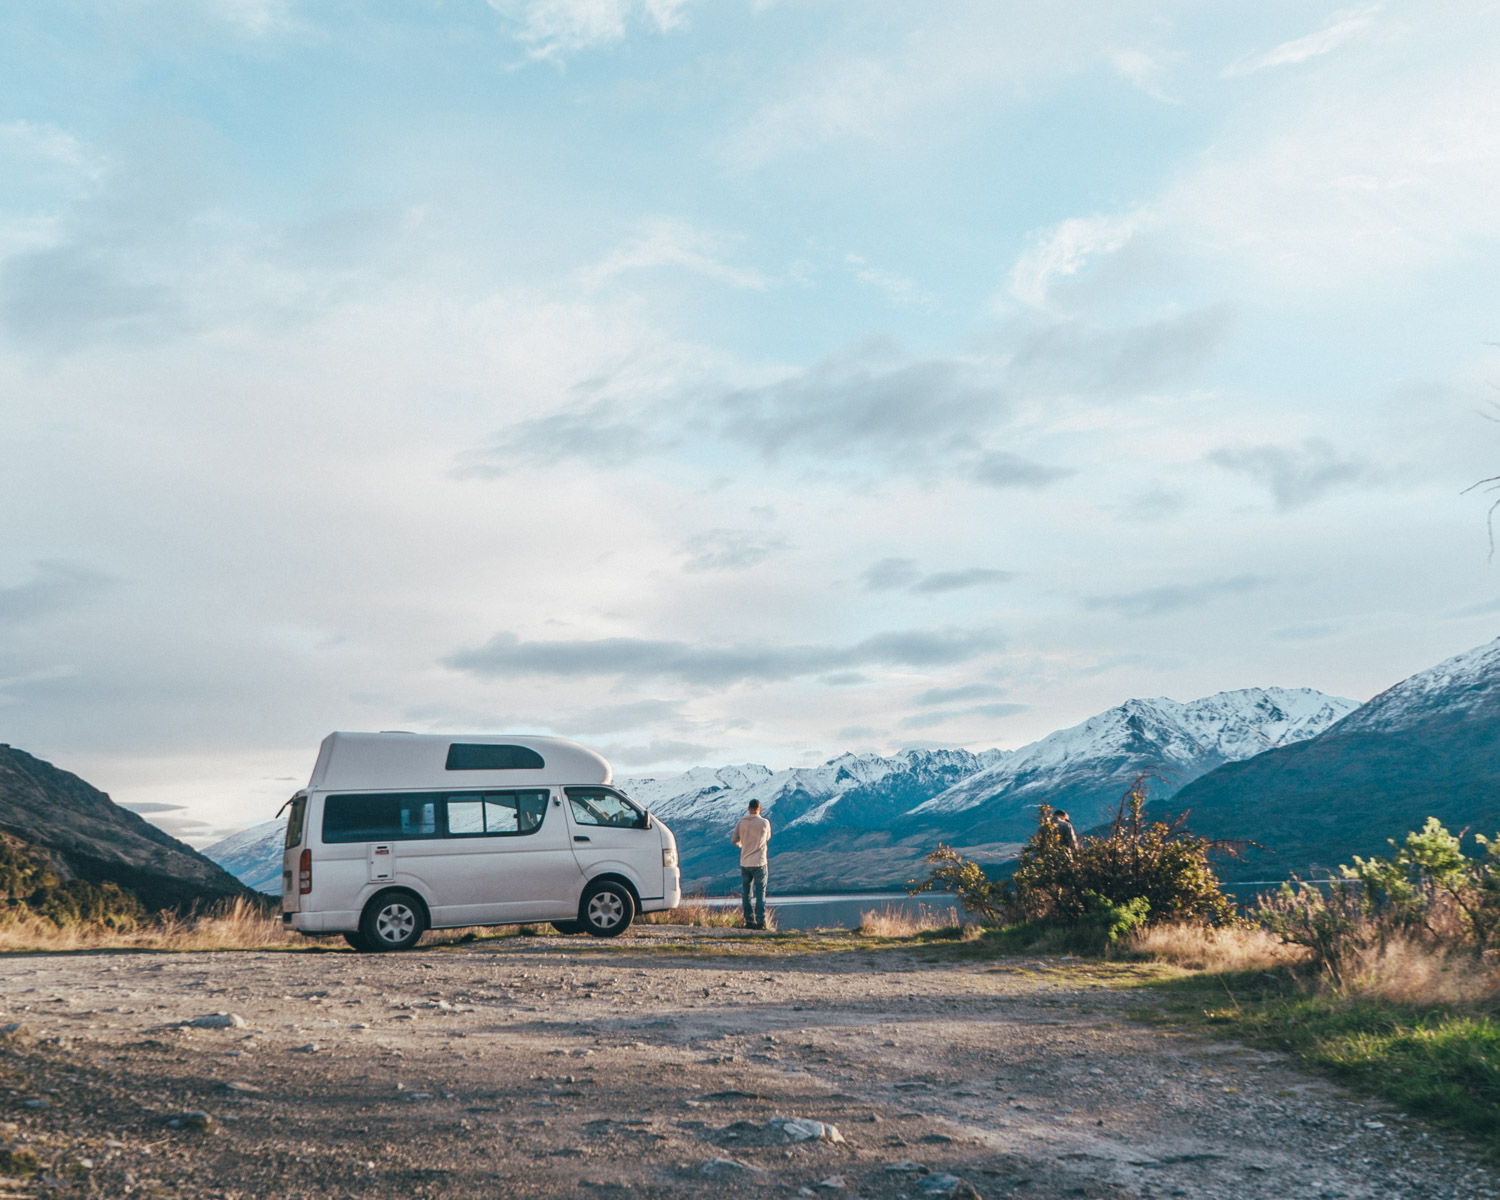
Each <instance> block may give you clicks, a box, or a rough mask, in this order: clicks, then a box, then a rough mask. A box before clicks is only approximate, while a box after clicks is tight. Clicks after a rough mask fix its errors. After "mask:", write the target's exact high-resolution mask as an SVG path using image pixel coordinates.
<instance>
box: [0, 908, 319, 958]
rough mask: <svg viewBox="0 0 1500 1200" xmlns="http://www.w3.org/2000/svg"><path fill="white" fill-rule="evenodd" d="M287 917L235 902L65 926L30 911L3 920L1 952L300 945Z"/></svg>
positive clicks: (0, 920)
mask: <svg viewBox="0 0 1500 1200" xmlns="http://www.w3.org/2000/svg"><path fill="white" fill-rule="evenodd" d="M302 941H303V939H302V938H301V937H300V936H299V935H297V934H295V933H292V932H290V931H288V930H286V929H285V928H283V927H282V924H281V918H280V917H279V916H277V915H275V914H274V913H272V914H268V913H266V912H265V911H263V910H262V909H260V908H259V907H257V906H256V905H254V904H252V903H250V902H248V901H245V900H242V899H241V900H235V901H233V902H232V903H231V904H229V905H227V906H225V907H222V908H217V909H213V910H210V911H209V912H206V913H202V914H198V915H195V916H188V917H179V916H174V915H172V914H164V915H162V916H159V917H156V918H153V919H152V920H151V921H149V922H145V923H142V924H139V925H136V926H134V927H132V928H125V929H111V928H109V927H108V926H107V925H103V924H93V923H88V922H83V923H79V924H76V925H64V926H61V927H59V926H58V925H56V924H54V923H53V922H51V921H49V920H46V919H45V918H43V917H38V916H36V915H35V914H33V913H30V912H27V911H26V910H25V909H12V910H10V911H9V912H7V913H6V914H5V915H4V917H3V918H0V953H9V954H16V953H25V952H28V951H29V952H33V953H34V952H37V951H53V952H59V951H68V950H264V949H268V948H271V947H279V946H286V945H290V944H294V943H300V942H302Z"/></svg>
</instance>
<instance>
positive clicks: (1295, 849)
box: [1165, 639, 1500, 879]
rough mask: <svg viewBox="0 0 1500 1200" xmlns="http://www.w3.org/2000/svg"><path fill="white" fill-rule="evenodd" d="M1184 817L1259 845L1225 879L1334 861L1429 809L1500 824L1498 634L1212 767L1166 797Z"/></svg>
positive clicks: (1473, 824)
mask: <svg viewBox="0 0 1500 1200" xmlns="http://www.w3.org/2000/svg"><path fill="white" fill-rule="evenodd" d="M1165 807H1170V808H1171V809H1172V810H1173V811H1180V810H1181V809H1184V808H1186V809H1191V810H1192V826H1193V828H1194V829H1195V830H1196V831H1197V832H1199V833H1202V834H1206V835H1209V836H1213V837H1232V838H1247V839H1251V840H1253V841H1257V842H1260V843H1261V844H1262V845H1264V846H1266V847H1267V851H1266V852H1264V853H1261V852H1252V854H1251V856H1250V857H1249V858H1248V859H1247V860H1246V861H1245V862H1243V863H1237V864H1231V869H1229V870H1227V871H1226V875H1228V877H1230V878H1240V879H1247V878H1271V877H1275V876H1279V875H1282V874H1284V873H1286V872H1287V871H1297V872H1303V871H1305V870H1307V869H1309V868H1310V867H1321V868H1324V869H1330V868H1333V867H1335V866H1337V865H1338V864H1339V863H1341V862H1348V861H1349V860H1350V857H1351V856H1352V855H1354V854H1362V855H1369V854H1378V853H1381V852H1383V851H1385V850H1386V849H1387V846H1386V839H1387V838H1390V837H1396V838H1400V837H1401V836H1402V835H1403V834H1404V833H1405V832H1406V831H1407V830H1409V829H1418V828H1420V827H1421V825H1422V822H1423V820H1425V819H1426V818H1427V817H1428V816H1435V817H1437V818H1439V819H1440V820H1441V821H1443V823H1444V824H1446V825H1447V826H1448V827H1449V828H1450V829H1452V830H1455V831H1457V830H1459V829H1463V828H1465V827H1468V828H1471V829H1474V830H1475V831H1477V832H1481V833H1486V834H1493V833H1495V831H1496V830H1497V829H1500V639H1497V640H1496V641H1494V642H1491V643H1489V644H1488V645H1485V646H1480V647H1477V648H1476V649H1473V650H1469V651H1466V652H1464V653H1463V654H1458V655H1455V656H1454V657H1453V658H1450V659H1447V660H1446V661H1444V662H1441V663H1439V664H1438V665H1437V666H1435V667H1432V668H1430V669H1428V670H1426V671H1420V672H1418V673H1417V674H1415V675H1413V676H1411V677H1410V678H1408V679H1404V680H1402V681H1401V682H1400V683H1398V684H1396V685H1395V686H1394V687H1391V688H1388V689H1387V690H1386V691H1384V692H1381V693H1380V695H1378V696H1376V697H1375V698H1374V699H1373V700H1370V701H1369V702H1368V703H1366V704H1363V705H1361V706H1360V707H1359V708H1358V709H1356V710H1355V711H1354V712H1353V713H1351V714H1350V715H1349V716H1347V717H1345V718H1344V719H1343V720H1342V721H1339V722H1338V723H1337V724H1335V725H1333V726H1332V727H1330V728H1329V729H1327V730H1326V731H1324V732H1322V733H1320V734H1319V735H1318V736H1316V737H1314V738H1311V739H1310V740H1308V741H1305V742H1301V743H1299V744H1297V745H1293V746H1286V747H1282V748H1279V749H1275V750H1271V751H1268V752H1267V753H1265V754H1261V755H1258V756H1257V757H1255V758H1252V759H1250V760H1248V761H1246V762H1240V763H1233V764H1230V765H1227V766H1223V767H1220V768H1219V769H1218V770H1215V771H1213V772H1211V773H1209V774H1207V775H1204V776H1203V777H1202V778H1200V779H1198V780H1197V781H1196V782H1195V783H1192V784H1190V785H1189V786H1187V787H1185V788H1183V789H1182V791H1180V792H1179V793H1178V794H1177V795H1176V796H1175V797H1173V799H1172V801H1171V804H1170V806H1165Z"/></svg>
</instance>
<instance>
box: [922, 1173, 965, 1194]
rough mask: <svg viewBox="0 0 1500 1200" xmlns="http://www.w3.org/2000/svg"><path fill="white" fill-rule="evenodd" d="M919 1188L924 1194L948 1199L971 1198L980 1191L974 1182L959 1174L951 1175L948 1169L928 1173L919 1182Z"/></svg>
mask: <svg viewBox="0 0 1500 1200" xmlns="http://www.w3.org/2000/svg"><path fill="white" fill-rule="evenodd" d="M917 1188H918V1190H919V1191H921V1193H922V1195H924V1196H937V1197H942V1198H944V1200H947V1198H948V1197H953V1198H955V1200H970V1198H972V1197H976V1196H977V1195H978V1193H977V1192H976V1191H975V1190H974V1187H973V1185H972V1184H969V1183H967V1182H965V1181H964V1180H962V1179H960V1178H959V1177H958V1176H957V1175H949V1174H948V1173H947V1172H946V1171H941V1172H938V1173H936V1174H932V1175H928V1176H926V1177H925V1178H923V1179H921V1180H919V1181H918V1183H917Z"/></svg>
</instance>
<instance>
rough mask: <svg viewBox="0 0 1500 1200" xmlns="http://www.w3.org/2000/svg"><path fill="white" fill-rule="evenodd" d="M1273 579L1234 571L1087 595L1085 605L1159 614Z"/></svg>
mask: <svg viewBox="0 0 1500 1200" xmlns="http://www.w3.org/2000/svg"><path fill="white" fill-rule="evenodd" d="M1271 582H1272V581H1271V580H1269V579H1265V578H1262V577H1261V576H1259V575H1236V576H1234V577H1233V578H1232V579H1211V580H1208V581H1206V582H1204V583H1188V584H1171V585H1168V586H1166V587H1155V588H1146V589H1144V590H1142V591H1139V592H1121V593H1117V594H1115V595H1110V596H1087V597H1085V598H1084V601H1083V606H1084V607H1085V608H1088V609H1095V610H1104V611H1109V612H1115V613H1118V614H1119V615H1120V616H1122V617H1129V618H1131V619H1132V620H1136V619H1140V618H1142V617H1160V616H1164V615H1166V614H1167V613H1174V612H1181V611H1182V610H1183V609H1188V608H1202V607H1203V606H1204V605H1206V604H1211V603H1213V601H1215V600H1217V599H1219V598H1220V597H1221V596H1239V595H1244V594H1245V593H1247V592H1253V591H1258V590H1259V589H1261V588H1263V587H1266V586H1267V585H1269V584H1270V583H1271Z"/></svg>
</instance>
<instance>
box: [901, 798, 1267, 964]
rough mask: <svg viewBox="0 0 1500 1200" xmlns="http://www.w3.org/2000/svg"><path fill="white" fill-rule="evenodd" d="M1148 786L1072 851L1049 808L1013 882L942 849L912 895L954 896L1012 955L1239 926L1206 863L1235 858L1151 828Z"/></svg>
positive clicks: (1177, 827)
mask: <svg viewBox="0 0 1500 1200" xmlns="http://www.w3.org/2000/svg"><path fill="white" fill-rule="evenodd" d="M1146 780H1147V776H1145V775H1141V776H1138V777H1137V778H1136V780H1135V782H1134V783H1132V784H1131V787H1130V790H1129V791H1127V792H1126V793H1125V795H1124V797H1123V798H1122V799H1121V801H1120V805H1119V808H1118V809H1117V810H1116V811H1115V816H1114V820H1113V821H1112V822H1111V824H1110V827H1109V830H1108V832H1106V833H1105V834H1104V835H1103V836H1102V837H1085V838H1084V839H1083V840H1082V843H1081V844H1080V845H1079V846H1076V847H1074V846H1072V845H1070V844H1069V843H1068V841H1067V840H1066V838H1065V835H1064V833H1063V830H1062V828H1061V826H1059V825H1058V824H1057V823H1056V822H1055V821H1054V819H1053V813H1052V809H1051V808H1050V807H1049V806H1047V805H1045V804H1043V805H1042V806H1041V808H1040V811H1039V814H1038V822H1037V830H1036V832H1035V833H1034V834H1032V836H1031V840H1030V841H1028V842H1027V843H1026V845H1025V846H1024V847H1023V848H1022V850H1021V855H1020V858H1019V860H1018V861H1017V864H1016V869H1015V872H1014V873H1013V874H1011V875H1010V876H1009V877H1008V878H1005V879H990V878H989V877H988V876H986V875H985V873H984V871H983V870H982V869H981V868H980V866H979V865H978V864H977V863H973V862H970V861H969V860H967V859H965V858H964V857H963V856H962V855H960V854H959V853H958V852H957V851H955V850H954V849H953V848H952V847H950V846H939V847H938V848H937V849H936V850H935V851H933V852H932V853H931V854H930V855H928V857H927V861H928V862H930V863H931V864H932V871H931V874H929V875H928V877H927V878H926V879H924V880H921V881H920V882H913V883H912V884H911V885H909V888H908V890H909V891H910V892H911V893H912V894H913V895H917V894H919V893H922V892H927V891H931V890H933V889H934V888H939V889H942V890H945V891H951V892H953V893H954V894H956V895H957V897H958V900H959V903H960V904H962V905H963V907H964V908H965V910H966V911H968V912H969V913H970V914H972V915H973V916H974V917H976V918H977V919H978V920H979V922H980V923H981V924H983V925H987V926H991V927H995V928H999V929H1001V930H1002V931H1004V934H1005V937H1004V939H1003V941H1004V943H1005V944H1007V945H1008V946H1011V947H1013V948H1014V949H1016V950H1024V949H1030V950H1039V951H1049V950H1058V951H1073V952H1077V953H1103V952H1106V951H1108V950H1109V949H1111V948H1112V947H1115V946H1117V945H1118V944H1119V943H1120V942H1121V940H1122V939H1123V938H1125V937H1126V936H1127V935H1129V934H1131V933H1133V932H1134V931H1135V930H1137V929H1141V928H1144V927H1145V926H1147V925H1152V924H1160V923H1164V922H1190V923H1194V924H1200V925H1208V926H1224V925H1232V924H1234V923H1235V921H1236V920H1237V918H1236V916H1235V907H1234V901H1233V900H1231V899H1230V898H1229V897H1228V896H1226V895H1225V894H1224V892H1223V890H1222V889H1221V887H1220V885H1219V878H1218V876H1217V874H1216V873H1215V872H1214V869H1213V865H1212V864H1211V863H1210V862H1209V856H1210V855H1211V854H1213V853H1214V852H1215V851H1223V850H1226V849H1230V850H1232V848H1231V847H1226V846H1224V845H1223V844H1221V843H1217V842H1212V841H1210V840H1208V839H1207V838H1201V837H1197V836H1196V835H1194V834H1191V833H1188V832H1187V831H1186V830H1185V829H1184V828H1183V820H1182V819H1181V818H1178V819H1177V820H1176V821H1173V822H1170V823H1169V822H1166V821H1147V820H1146V819H1145V818H1144V817H1143V816H1142V812H1143V810H1144V808H1145V804H1146Z"/></svg>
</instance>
